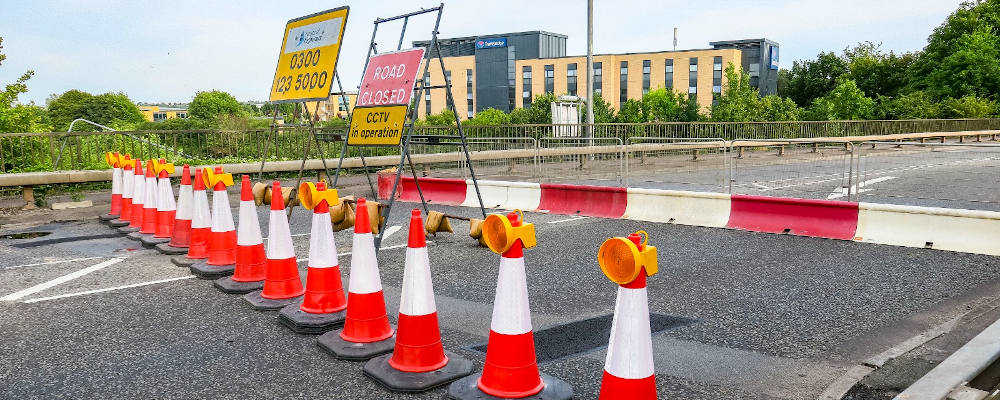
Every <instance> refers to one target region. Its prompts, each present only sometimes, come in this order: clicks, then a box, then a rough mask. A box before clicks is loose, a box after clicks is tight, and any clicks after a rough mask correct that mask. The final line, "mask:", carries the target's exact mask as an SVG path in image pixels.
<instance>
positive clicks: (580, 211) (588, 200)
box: [538, 183, 628, 218]
mask: <svg viewBox="0 0 1000 400" xmlns="http://www.w3.org/2000/svg"><path fill="white" fill-rule="evenodd" d="M540 186H541V189H542V193H541V198H540V199H539V204H538V209H539V210H546V211H549V212H552V213H555V214H569V215H586V216H589V217H602V218H621V216H622V215H624V214H625V206H626V204H627V202H628V195H627V194H626V192H625V188H623V187H605V186H585V185H555V184H545V183H543V184H541V185H540Z"/></svg>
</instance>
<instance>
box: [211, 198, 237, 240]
mask: <svg viewBox="0 0 1000 400" xmlns="http://www.w3.org/2000/svg"><path fill="white" fill-rule="evenodd" d="M235 230H236V226H235V225H233V211H232V210H230V209H229V195H228V194H227V193H226V191H225V190H216V191H213V192H212V232H229V231H235Z"/></svg>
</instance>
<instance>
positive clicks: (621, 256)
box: [597, 231, 658, 285]
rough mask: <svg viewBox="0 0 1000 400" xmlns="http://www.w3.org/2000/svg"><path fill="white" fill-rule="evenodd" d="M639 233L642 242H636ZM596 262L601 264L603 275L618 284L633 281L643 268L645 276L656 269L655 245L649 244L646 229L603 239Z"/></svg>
mask: <svg viewBox="0 0 1000 400" xmlns="http://www.w3.org/2000/svg"><path fill="white" fill-rule="evenodd" d="M640 235H641V237H642V244H639V243H638V242H639V238H640ZM597 263H598V264H600V265H601V271H604V275H606V276H607V277H608V279H610V280H611V281H612V282H614V283H617V284H619V285H624V284H627V283H629V282H632V281H634V280H635V278H638V277H639V272H640V271H642V269H643V268H645V269H646V276H653V275H654V274H656V272H657V271H658V266H657V260H656V247H655V246H650V245H649V234H648V233H646V231H638V232H636V233H633V234H631V235H629V237H628V238H623V237H613V238H610V239H608V240H605V241H604V243H603V244H601V249H600V250H598V251H597Z"/></svg>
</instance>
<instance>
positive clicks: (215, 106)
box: [188, 90, 295, 119]
mask: <svg viewBox="0 0 1000 400" xmlns="http://www.w3.org/2000/svg"><path fill="white" fill-rule="evenodd" d="M292 111H293V113H294V111H295V108H294V106H293V107H292ZM242 113H243V105H242V104H240V102H238V101H236V98H234V97H233V95H231V94H229V93H226V92H223V91H219V90H211V91H207V92H197V93H195V95H194V99H193V100H191V104H190V105H188V116H189V117H191V118H201V119H213V118H215V117H217V116H220V115H241V114H242Z"/></svg>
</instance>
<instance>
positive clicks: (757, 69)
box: [750, 63, 760, 77]
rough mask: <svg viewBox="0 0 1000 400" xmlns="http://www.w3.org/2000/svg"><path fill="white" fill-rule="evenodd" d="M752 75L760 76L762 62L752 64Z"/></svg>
mask: <svg viewBox="0 0 1000 400" xmlns="http://www.w3.org/2000/svg"><path fill="white" fill-rule="evenodd" d="M750 76H751V77H754V76H760V63H752V64H750Z"/></svg>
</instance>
